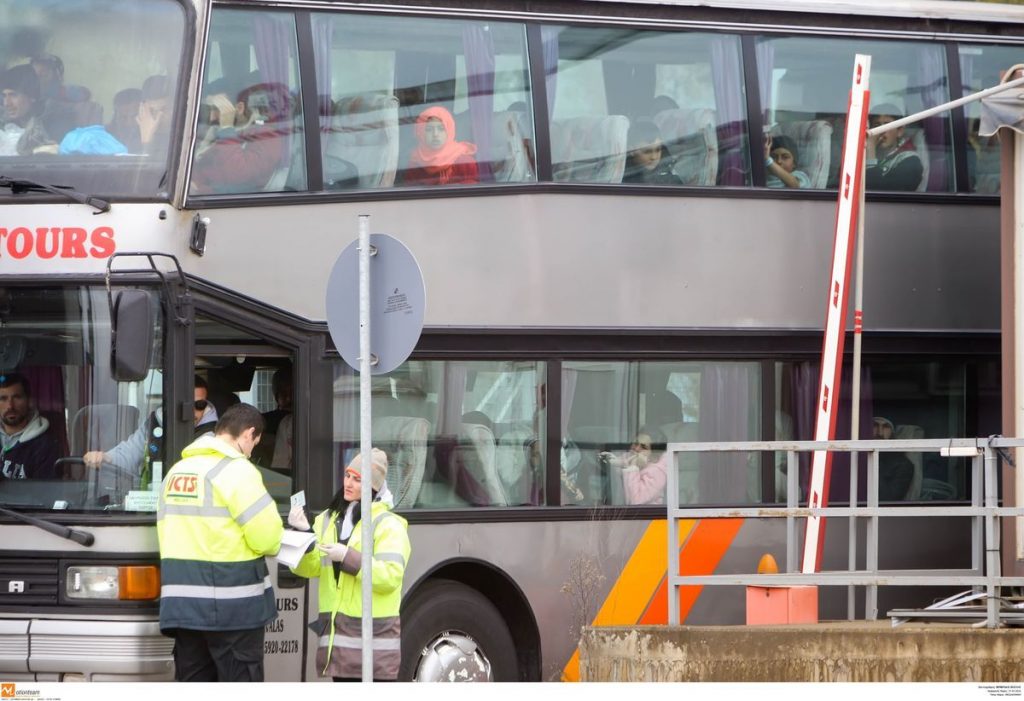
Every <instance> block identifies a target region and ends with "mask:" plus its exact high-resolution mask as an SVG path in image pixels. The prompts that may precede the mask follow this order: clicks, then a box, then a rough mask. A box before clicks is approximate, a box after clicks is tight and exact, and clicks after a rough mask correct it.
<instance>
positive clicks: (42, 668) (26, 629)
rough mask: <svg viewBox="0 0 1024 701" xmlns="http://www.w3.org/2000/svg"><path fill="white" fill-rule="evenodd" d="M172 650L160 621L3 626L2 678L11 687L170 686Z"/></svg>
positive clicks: (28, 622)
mask: <svg viewBox="0 0 1024 701" xmlns="http://www.w3.org/2000/svg"><path fill="white" fill-rule="evenodd" d="M173 649H174V640H173V639H171V638H168V637H165V636H163V635H161V634H160V624H159V623H158V622H157V621H95V620H92V621H91V620H73V621H70V620H60V619H24V620H6V621H0V675H2V676H3V678H4V679H10V680H12V681H17V680H18V679H19V678H20V679H27V680H36V681H61V680H64V679H67V681H72V680H80V681H115V680H121V681H150V680H152V681H169V680H172V679H173V678H174V659H173V656H172V651H173Z"/></svg>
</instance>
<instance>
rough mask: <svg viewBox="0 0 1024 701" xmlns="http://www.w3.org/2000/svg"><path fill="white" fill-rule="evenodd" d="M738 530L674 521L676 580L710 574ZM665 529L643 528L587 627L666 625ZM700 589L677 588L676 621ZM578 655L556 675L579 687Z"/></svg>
mask: <svg viewBox="0 0 1024 701" xmlns="http://www.w3.org/2000/svg"><path fill="white" fill-rule="evenodd" d="M742 525H743V520H742V519H713V520H712V519H709V520H705V521H680V522H679V542H680V543H682V546H681V547H680V558H679V560H680V562H679V571H680V574H711V573H713V572H714V571H715V568H716V567H718V563H719V562H720V561H721V559H722V557H723V556H724V555H725V552H726V551H727V550H728V549H729V546H730V545H731V544H732V541H733V539H734V538H735V537H736V534H737V533H738V532H739V529H740V527H741V526H742ZM667 535H668V528H667V525H666V522H665V521H654V522H652V523H651V524H650V525H648V527H647V531H646V532H645V533H644V535H643V537H642V538H641V539H640V542H639V543H638V544H637V546H636V548H635V549H634V550H633V554H632V555H631V556H630V558H629V561H628V562H627V563H626V566H625V567H624V568H623V569H622V572H621V573H620V574H619V578H618V579H617V580H616V582H615V585H614V586H613V587H612V589H611V591H609V592H608V596H607V598H606V599H605V601H604V603H603V604H602V605H601V609H600V611H598V613H597V616H595V617H594V621H593V622H592V623H591V625H595V626H613V625H632V624H634V623H635V624H639V625H648V624H665V623H667V622H668V583H667V581H666V573H667V572H668V550H667V549H666V547H665V545H666V543H667ZM701 589H702V587H683V588H681V589H680V593H679V601H680V607H679V617H680V620H682V621H686V616H687V615H688V614H689V612H690V609H691V608H692V607H693V604H694V603H695V602H696V601H697V597H698V596H699V595H700V591H701ZM579 654H580V653H579V649H578V648H577V649H576V650H575V651H574V652H573V654H572V657H571V658H570V659H569V662H568V663H567V664H566V665H565V667H564V668H563V670H562V679H563V681H579Z"/></svg>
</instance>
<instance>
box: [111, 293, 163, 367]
mask: <svg viewBox="0 0 1024 701" xmlns="http://www.w3.org/2000/svg"><path fill="white" fill-rule="evenodd" d="M112 317H113V338H112V339H111V350H110V371H111V374H112V375H113V376H114V379H115V380H116V381H118V382H139V381H141V380H144V379H146V375H148V374H149V358H150V356H152V355H153V329H154V328H155V324H156V320H155V319H154V318H153V308H152V306H151V300H150V296H149V295H148V294H147V293H145V292H143V291H142V290H132V289H128V290H120V291H119V292H118V293H117V294H116V295H115V296H114V309H113V314H112Z"/></svg>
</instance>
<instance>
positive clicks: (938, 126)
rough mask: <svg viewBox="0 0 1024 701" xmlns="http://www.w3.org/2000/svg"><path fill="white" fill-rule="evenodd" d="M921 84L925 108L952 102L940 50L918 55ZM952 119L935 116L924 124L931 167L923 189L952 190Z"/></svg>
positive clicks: (929, 49)
mask: <svg viewBox="0 0 1024 701" xmlns="http://www.w3.org/2000/svg"><path fill="white" fill-rule="evenodd" d="M917 60H918V63H917V69H918V75H917V82H918V85H919V88H918V89H919V90H920V95H921V108H922V109H927V108H929V107H935V106H937V105H941V104H942V103H944V102H948V101H949V89H948V81H947V77H946V58H945V55H944V53H943V51H942V50H941V49H940V48H939V47H925V48H924V49H923V50H920V51H918V55H917ZM948 119H949V118H948V116H946V115H941V114H940V115H935V116H933V117H928V118H926V119H924V120H922V121H921V130H922V131H923V132H924V141H925V145H926V148H927V150H928V154H922V155H921V158H922V159H925V158H927V160H925V162H926V163H927V164H928V173H927V174H926V176H927V182H926V183H925V184H924V186H923V188H921V189H927V190H928V191H929V192H947V191H948V190H949V151H948V148H947V146H948V144H949V139H948V138H947V136H946V124H947V123H948Z"/></svg>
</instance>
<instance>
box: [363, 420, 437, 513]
mask: <svg viewBox="0 0 1024 701" xmlns="http://www.w3.org/2000/svg"><path fill="white" fill-rule="evenodd" d="M429 433H430V422H429V421H427V420H426V419H422V418H419V417H414V416H385V417H383V418H379V419H377V420H375V421H374V422H373V438H374V442H375V443H376V444H378V445H380V446H381V447H382V448H384V450H385V451H386V452H387V454H388V478H387V482H388V489H390V490H391V494H392V495H393V496H394V500H395V508H406V507H411V506H412V505H413V504H414V503H416V499H417V498H418V497H419V494H420V488H421V487H422V486H423V472H424V470H425V468H426V465H427V436H428V435H429Z"/></svg>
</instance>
